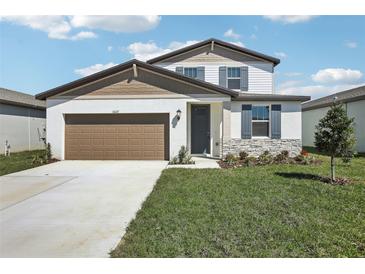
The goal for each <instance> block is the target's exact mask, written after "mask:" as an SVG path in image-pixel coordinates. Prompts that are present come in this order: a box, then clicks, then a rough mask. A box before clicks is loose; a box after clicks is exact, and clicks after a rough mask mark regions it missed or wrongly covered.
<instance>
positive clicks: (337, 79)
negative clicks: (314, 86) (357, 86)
mask: <svg viewBox="0 0 365 274" xmlns="http://www.w3.org/2000/svg"><path fill="white" fill-rule="evenodd" d="M362 76H363V74H362V72H361V71H359V70H352V69H343V68H327V69H321V70H319V71H318V72H317V73H316V74H313V75H312V80H313V81H314V82H317V83H339V84H354V83H358V82H359V81H361V78H362Z"/></svg>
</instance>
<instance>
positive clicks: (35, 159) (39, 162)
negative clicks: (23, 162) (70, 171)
mask: <svg viewBox="0 0 365 274" xmlns="http://www.w3.org/2000/svg"><path fill="white" fill-rule="evenodd" d="M45 162H46V161H45V160H44V159H43V158H42V157H39V155H38V154H36V155H34V156H33V159H32V164H33V165H35V166H38V165H43V164H44V163H45Z"/></svg>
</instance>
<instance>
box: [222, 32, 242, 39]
mask: <svg viewBox="0 0 365 274" xmlns="http://www.w3.org/2000/svg"><path fill="white" fill-rule="evenodd" d="M224 37H229V38H232V39H236V40H237V39H240V37H241V35H239V34H238V33H235V32H234V30H233V29H229V30H227V31H226V32H225V33H224Z"/></svg>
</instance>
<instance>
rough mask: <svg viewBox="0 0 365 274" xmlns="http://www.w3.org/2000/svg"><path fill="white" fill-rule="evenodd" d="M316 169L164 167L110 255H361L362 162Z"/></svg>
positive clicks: (364, 217)
mask: <svg viewBox="0 0 365 274" xmlns="http://www.w3.org/2000/svg"><path fill="white" fill-rule="evenodd" d="M320 157H321V158H323V159H324V163H323V164H322V165H320V166H302V165H272V166H261V167H250V168H237V169H226V170H223V169H221V170H213V169H210V170H208V169H206V170H193V169H167V170H165V171H164V172H163V173H162V175H161V177H160V179H159V181H158V182H157V184H156V186H155V188H154V190H153V192H152V193H151V195H150V196H149V197H148V198H147V200H146V201H145V203H144V204H143V207H142V209H141V210H140V211H139V212H138V214H137V216H136V218H135V219H134V220H133V221H132V222H131V224H130V225H129V227H128V229H127V233H126V234H125V236H124V237H123V239H122V240H121V242H120V244H119V245H118V246H117V248H116V249H115V250H113V251H112V252H111V256H112V257H365V183H364V180H365V168H364V167H365V158H356V159H354V160H353V162H352V163H351V165H350V166H348V165H345V164H342V163H341V162H340V161H338V164H339V166H338V168H337V174H338V176H342V177H347V178H351V179H352V180H353V182H354V183H353V184H351V185H345V186H339V185H329V184H325V183H323V182H320V181H318V179H316V177H315V176H311V175H325V176H328V175H329V163H328V159H327V158H325V157H323V156H320Z"/></svg>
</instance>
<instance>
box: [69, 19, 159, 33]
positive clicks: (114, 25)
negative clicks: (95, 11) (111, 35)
mask: <svg viewBox="0 0 365 274" xmlns="http://www.w3.org/2000/svg"><path fill="white" fill-rule="evenodd" d="M160 21H161V17H160V16H155V15H146V16H144V15H106V16H102V15H76V16H72V17H71V20H70V22H71V25H72V26H73V27H78V28H79V27H85V28H89V29H101V30H105V31H112V32H125V33H131V32H141V31H147V30H150V29H153V28H155V27H156V26H157V25H158V24H159V23H160Z"/></svg>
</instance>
